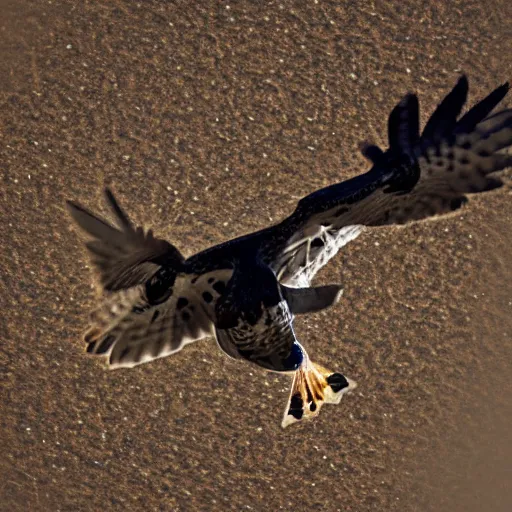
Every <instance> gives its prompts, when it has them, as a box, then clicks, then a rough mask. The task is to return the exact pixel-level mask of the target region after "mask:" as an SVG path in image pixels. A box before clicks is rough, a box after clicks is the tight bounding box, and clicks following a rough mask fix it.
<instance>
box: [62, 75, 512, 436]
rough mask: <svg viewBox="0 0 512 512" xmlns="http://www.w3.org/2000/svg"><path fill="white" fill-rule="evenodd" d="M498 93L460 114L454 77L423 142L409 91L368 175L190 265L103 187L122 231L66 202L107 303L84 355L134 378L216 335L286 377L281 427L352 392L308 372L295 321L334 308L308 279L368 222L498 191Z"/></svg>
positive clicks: (419, 214)
mask: <svg viewBox="0 0 512 512" xmlns="http://www.w3.org/2000/svg"><path fill="white" fill-rule="evenodd" d="M507 91H508V84H504V85H502V86H500V87H498V88H497V89H495V90H494V91H493V92H491V93H490V94H489V95H488V96H487V97H485V98H484V99H482V100H481V101H480V102H479V103H477V104H476V105H475V106H473V107H472V108H471V109H469V110H468V111H467V112H466V113H465V114H464V115H462V116H461V111H462V109H463V106H464V104H465V102H466V97H467V92H468V81H467V79H466V77H465V76H462V77H461V78H460V79H459V80H458V82H457V84H456V85H455V87H454V88H453V90H452V91H451V92H450V93H449V94H448V95H447V96H446V97H445V98H444V99H443V100H442V102H441V103H440V104H439V106H438V107H437V109H436V110H435V111H434V113H433V114H432V115H431V117H430V119H429V120H428V122H427V123H426V126H425V127H424V128H423V131H422V132H420V129H419V104H418V98H417V96H416V95H415V94H407V95H406V96H405V97H404V98H403V99H402V100H401V101H400V102H399V103H398V104H397V105H396V106H395V108H394V109H393V110H392V112H391V114H390V116H389V121H388V139H389V147H388V148H387V149H386V150H385V151H384V150H382V149H381V148H379V147H378V146H376V145H366V146H364V147H363V149H362V152H363V155H364V156H365V157H367V158H368V160H370V162H371V164H372V166H371V168H370V170H369V171H368V172H366V173H364V174H361V175H359V176H356V177H355V178H352V179H349V180H346V181H342V182H340V183H337V184H334V185H331V186H328V187H326V188H323V189H321V190H317V191H316V192H313V193H312V194H310V195H308V196H306V197H304V198H303V199H301V200H300V201H299V202H298V205H297V207H296V209H295V211H294V212H293V213H292V214H291V215H290V216H289V217H288V218H286V219H284V220H283V221H281V222H279V223H278V224H275V225H273V226H271V227H267V228H265V229H262V230H261V231H257V232H255V233H251V234H248V235H245V236H241V237H239V238H235V239H233V240H230V241H228V242H225V243H222V244H220V245H216V246H215V247H211V248H209V249H206V250H204V251H202V252H200V253H198V254H195V255H193V256H190V257H188V258H185V257H184V256H183V255H182V254H181V253H180V251H179V250H178V249H177V248H176V247H175V246H174V245H172V244H171V243H169V242H167V241H165V240H161V239H159V238H156V237H155V236H154V235H153V232H152V231H151V230H149V231H147V232H145V231H144V230H143V228H142V227H134V225H133V224H132V222H131V221H130V220H129V218H128V216H127V215H126V214H125V212H124V211H123V210H122V209H121V207H120V206H119V204H118V202H117V201H116V199H115V198H114V195H113V194H112V192H111V191H110V190H108V189H107V190H106V197H107V200H108V204H109V206H110V208H111V210H112V213H113V217H114V218H115V221H116V224H117V226H114V225H112V224H110V223H108V222H106V221H105V220H102V219H100V218H99V217H97V216H96V215H94V214H93V213H91V212H89V211H88V210H86V209H85V208H83V207H82V206H79V205H78V204H76V203H74V202H68V207H69V212H70V214H71V216H72V217H73V219H74V220H75V221H76V223H77V224H78V225H79V226H80V228H82V229H83V230H84V231H85V232H86V233H87V234H88V235H89V236H90V237H91V238H92V239H91V240H90V241H88V242H87V249H88V251H89V253H90V255H91V257H92V263H93V265H94V266H95V268H96V269H97V271H98V273H99V278H100V283H101V286H102V288H103V290H104V298H103V302H102V303H101V304H100V306H99V307H98V308H97V309H96V310H95V311H94V312H93V313H92V315H91V327H90V328H89V330H88V331H87V332H86V334H85V336H84V337H85V341H86V342H87V352H88V353H90V354H93V355H96V356H104V357H105V358H107V361H108V364H109V365H110V367H111V368H122V367H124V368H131V367H133V366H135V365H138V364H141V363H147V362H149V361H152V360H154V359H157V358H160V357H165V356H168V355H170V354H174V353H175V352H178V351H179V350H181V349H182V348H183V347H184V346H185V345H186V344H188V343H191V342H193V341H195V340H199V339H201V338H204V337H207V336H214V337H215V338H216V340H217V343H218V345H219V346H220V348H221V349H222V350H223V351H224V352H225V353H226V354H228V355H229V356H231V357H233V358H236V359H245V360H246V361H249V362H250V363H253V364H256V365H258V366H260V367H262V368H265V369H266V370H270V371H274V372H288V373H290V374H292V375H293V382H292V389H291V393H290V396H289V399H288V403H287V405H286V410H285V414H284V418H283V422H282V425H283V426H287V425H289V424H292V423H295V422H297V421H300V420H302V419H310V418H313V417H315V416H317V415H318V413H319V411H320V408H321V407H322V405H323V404H324V403H338V402H339V401H340V399H341V397H342V395H343V394H345V393H346V392H347V391H350V390H351V389H353V388H354V387H355V383H354V382H352V381H351V380H349V379H348V378H346V377H345V376H344V375H343V374H342V373H337V372H334V373H333V372H331V371H329V370H327V369H325V368H323V367H321V366H319V365H317V364H315V363H313V362H312V361H311V360H310V359H309V357H308V355H307V352H306V350H305V349H304V347H303V346H302V345H301V344H300V343H299V341H298V340H297V338H296V336H295V333H294V329H293V320H294V316H295V315H300V314H304V313H311V312H314V311H319V310H322V309H324V308H327V307H329V306H331V305H333V304H335V303H336V302H337V301H338V299H339V297H340V295H341V291H342V290H341V287H340V286H339V285H337V284H332V285H328V286H318V287H312V286H311V281H312V279H313V278H314V277H315V274H316V273H317V272H318V270H319V269H320V268H322V267H323V266H324V265H325V264H326V263H327V262H328V261H329V260H330V259H331V258H332V257H333V256H335V255H336V253H337V252H338V250H339V249H340V248H341V247H343V246H344V245H345V244H346V243H348V242H349V241H350V240H353V239H354V238H355V237H357V236H358V235H359V234H360V233H361V231H362V230H363V229H364V227H366V226H384V225H393V224H406V223H410V222H414V221H420V220H422V219H425V218H427V217H431V216H437V215H443V214H448V213H450V212H453V211H454V210H457V209H459V208H460V207H461V206H463V204H464V203H465V202H466V201H467V197H466V195H467V194H478V193H480V192H486V191H489V190H493V189H496V188H498V187H500V186H501V185H502V184H503V182H502V180H501V179H500V176H499V171H502V170H504V169H505V168H507V167H510V166H512V155H511V154H510V153H508V152H507V150H508V148H509V147H510V146H511V145H512V109H508V110H501V111H499V112H497V113H494V114H493V113H492V111H493V110H494V108H495V107H496V106H497V105H498V103H500V101H501V100H502V99H503V98H504V96H505V95H506V93H507Z"/></svg>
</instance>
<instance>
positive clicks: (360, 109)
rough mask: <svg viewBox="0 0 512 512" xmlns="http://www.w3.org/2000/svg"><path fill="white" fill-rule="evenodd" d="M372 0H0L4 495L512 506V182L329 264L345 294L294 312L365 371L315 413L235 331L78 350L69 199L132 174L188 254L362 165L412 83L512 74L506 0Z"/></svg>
mask: <svg viewBox="0 0 512 512" xmlns="http://www.w3.org/2000/svg"><path fill="white" fill-rule="evenodd" d="M357 3H358V4H360V5H359V6H355V4H356V2H338V1H324V0H319V1H318V2H317V1H313V0H312V1H308V2H287V1H285V0H283V1H282V2H265V3H264V4H265V7H263V3H256V2H248V1H246V2H242V1H236V0H233V1H232V2H222V3H221V2H213V1H211V2H192V1H186V2H181V1H177V2H167V1H164V0H160V1H156V0H155V1H140V2H139V3H137V2H135V1H130V2H121V1H120V0H116V1H107V0H94V1H92V0H90V1H85V0H84V1H81V2H78V1H76V2H60V1H52V2H49V1H46V0H45V1H44V2H43V1H39V0H38V1H35V0H34V1H32V2H29V1H26V0H25V1H24V2H21V1H15V0H12V1H11V2H8V3H6V2H3V6H2V11H1V12H2V14H1V18H0V20H1V22H0V30H1V31H0V52H1V54H0V102H1V107H0V112H1V113H0V134H1V144H0V153H1V155H0V169H1V171H2V173H1V176H2V182H1V183H2V185H1V195H0V210H1V212H2V214H1V215H2V222H1V223H0V237H1V240H2V245H1V260H0V261H1V269H2V272H1V286H2V289H1V295H0V297H1V298H0V300H1V309H2V316H1V324H0V327H1V331H0V336H1V344H0V400H1V401H0V407H1V414H0V454H1V455H0V472H1V479H0V509H1V510H5V511H57V510H60V511H97V510H143V511H148V510H169V511H195V510H198V511H207V510H212V511H217V510H218V511H228V510H237V511H238V510H239V511H242V510H255V511H263V510H270V511H274V510H275V511H277V510H286V511H292V510H293V511H302V510H321V511H338V510H340V511H341V510H342V511H344V512H345V511H355V512H359V511H366V510H378V511H393V510H397V511H430V510H436V511H450V512H457V511H469V512H470V511H492V512H497V511H506V510H507V511H508V510H512V486H511V485H510V482H511V481H512V462H511V460H512V433H511V429H510V428H509V425H510V422H511V421H512V403H511V400H510V397H511V396H512V379H511V378H510V377H511V372H510V370H511V365H510V362H511V359H512V342H511V335H512V320H511V310H512V294H511V282H512V281H511V280H512V266H511V265H510V254H511V244H512V227H511V226H512V205H511V197H510V189H502V190H500V191H498V192H496V193H493V194H489V195H486V196H485V197H480V198H477V199H475V200H473V201H471V203H470V204H469V205H468V207H467V208H466V209H464V210H463V212H462V213H460V214H458V215H457V216H456V217H454V218H450V219H442V220H440V221H437V222H428V223H423V224H418V225H414V226H411V227H408V228H406V229H386V230H373V231H369V232H367V233H366V234H364V235H363V236H361V237H360V238H359V239H358V240H356V241H355V242H353V243H351V244H350V246H348V247H347V248H346V250H345V251H344V252H343V254H342V255H340V256H339V257H338V258H337V259H336V261H335V262H334V263H333V264H331V265H330V266H329V267H328V268H327V269H325V270H324V271H323V272H322V274H321V275H320V276H319V279H318V282H343V283H344V285H345V295H344V298H343V300H342V301H341V303H340V304H339V305H338V306H337V307H336V308H334V309H332V310H329V311H327V312H324V313H319V314H316V315H313V316H309V317H307V318H300V319H299V320H298V321H297V323H296V326H297V331H298V334H299V336H300V339H301V340H302V341H303V342H304V343H305V344H306V346H307V347H308V349H309V351H310V354H312V356H313V358H314V359H315V360H317V361H318V362H320V363H322V364H324V365H326V366H328V367H331V368H333V369H338V370H342V371H343V372H344V373H345V374H346V375H348V376H350V377H351V378H353V379H354V380H356V381H357V382H358V383H359V388H358V389H357V391H356V392H355V393H354V394H352V395H351V396H349V397H346V398H345V399H344V400H343V401H342V403H341V404H340V405H339V406H337V407H325V408H324V410H323V411H322V414H321V415H320V417H319V418H318V419H317V421H316V422H314V423H310V424H304V425H300V426H297V427H296V428H289V429H286V430H282V429H281V427H280V420H281V415H282V412H283V407H284V404H285V400H286V396H287V393H288V386H289V378H288V377H286V376H278V375H272V374H268V373H265V372H263V371H259V370H258V369H255V368H250V367H249V366H248V365H245V364H243V363H236V362H234V361H231V360H228V359H227V358H226V357H225V356H224V355H223V354H221V353H220V351H219V350H218V349H217V348H216V346H215V344H214V342H213V341H202V342H198V343H197V344H194V345H192V346H190V347H187V349H186V350H184V351H183V352H181V353H180V354H179V355H176V356H174V357H172V358H168V359H165V360H160V361H158V362H155V363H153V364H151V365H146V366H143V367H139V368H137V369H134V370H130V371H117V372H108V371H106V370H105V368H104V366H103V365H102V364H101V363H100V362H97V361H95V360H92V359H90V358H87V357H86V356H85V355H84V352H83V348H84V347H83V346H82V343H81V340H80V334H81V331H82V329H83V328H84V327H85V325H86V314H87V311H88V310H89V309H90V308H91V307H92V306H93V304H94V293H93V289H92V287H91V272H90V269H89V266H88V262H87V259H86V257H85V254H84V252H83V250H82V247H81V241H80V239H79V237H78V235H77V233H76V231H75V230H74V229H73V228H72V227H71V226H70V223H69V222H68V218H67V216H66V214H65V209H64V200H65V199H67V198H72V199H75V200H78V201H80V202H82V203H85V204H87V205H88V206H90V207H92V208H95V209H102V208H104V205H103V203H102V200H101V199H102V198H101V190H102V187H103V186H104V185H105V184H108V185H111V186H112V187H113V188H114V189H115V190H116V192H117V193H118V195H119V197H120V199H121V200H122V202H123V204H124V205H125V206H126V209H127V210H128V211H129V212H131V214H132V215H133V218H134V219H136V220H137V221H139V222H142V223H143V224H144V225H146V226H153V227H155V228H156V232H157V234H159V235H160V236H163V237H167V238H168V239H170V240H172V241H173V242H174V243H175V244H176V245H177V246H178V247H179V248H180V249H181V250H182V251H183V252H184V253H185V254H187V255H190V254H192V253H193V252H195V251H198V250H200V249H202V248H205V247H207V246H209V245H210V244H213V243H217V242H220V241H223V240H225V239H227V238H231V237H233V236H235V235H239V234H242V233H245V232H248V231H250V230H253V229H256V228H260V227H263V226H265V225H267V224H268V223H270V222H272V221H277V220H278V219H280V218H282V217H283V216H284V215H286V214H288V213H290V212H291V211H292V210H293V208H294V204H295V202H296V201H297V199H298V198H300V197H301V196H302V195H304V194H306V193H308V192H310V191H312V190H314V189H315V188H318V187H321V186H324V185H327V184H330V183H333V182H336V181H339V180H340V179H343V178H346V177H350V176H352V175H354V174H357V173H359V172H361V171H363V170H365V169H366V168H367V167H368V166H367V164H366V163H365V162H364V161H363V159H362V157H360V156H359V155H358V152H357V145H358V143H359V142H360V141H361V140H363V139H371V140H375V141H377V142H381V143H382V142H384V136H385V124H386V116H387V113H388V112H389V110H390V108H391V107H392V105H393V104H394V103H395V102H396V101H397V100H398V99H399V98H400V96H401V95H402V94H404V93H405V92H406V91H408V90H415V91H418V92H419V93H420V94H421V102H422V105H423V107H424V108H425V109H426V111H427V112H430V111H431V110H432V108H433V107H434V105H435V104H436V102H437V101H438V100H439V99H440V97H441V96H442V95H443V94H444V93H445V92H446V91H447V90H448V89H449V88H450V87H451V86H452V84H453V83H454V82H455V80H456V79H457V77H458V76H459V74H460V73H461V71H464V72H466V73H468V75H469V77H470V83H471V86H472V93H471V97H472V98H473V99H476V98H478V97H481V96H482V95H483V94H484V93H485V92H486V91H488V90H489V89H490V88H492V87H494V86H496V85H497V84H499V83H501V82H503V81H505V80H506V79H510V78H512V52H511V48H512V32H511V31H510V23H509V20H510V19H511V17H512V4H511V3H509V2H507V1H506V0H503V1H498V0H495V1H493V2H479V1H476V0H464V1H454V2H450V7H449V8H448V7H447V5H448V3H442V2H436V1H433V0H431V1H428V2H414V1H413V0H407V1H404V2H400V3H398V2H393V3H392V2H381V1H378V2H357ZM347 4H354V5H347ZM507 104H508V105H511V104H512V102H511V100H508V103H507Z"/></svg>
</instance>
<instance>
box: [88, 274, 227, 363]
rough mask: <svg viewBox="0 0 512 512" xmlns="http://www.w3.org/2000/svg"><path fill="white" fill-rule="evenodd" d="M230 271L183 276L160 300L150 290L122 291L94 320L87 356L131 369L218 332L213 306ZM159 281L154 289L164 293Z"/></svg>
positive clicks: (142, 286) (148, 288) (96, 311)
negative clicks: (103, 359) (153, 298)
mask: <svg viewBox="0 0 512 512" xmlns="http://www.w3.org/2000/svg"><path fill="white" fill-rule="evenodd" d="M231 273H232V271H230V270H217V271H212V272H209V273H205V274H202V275H200V276H195V275H192V274H184V273H180V274H178V275H177V276H176V278H175V279H174V281H173V283H172V285H171V286H165V287H162V289H164V288H165V290H166V291H165V292H164V295H163V296H162V297H161V298H159V299H158V300H156V301H155V300H151V299H149V297H148V296H149V295H150V294H151V292H150V290H151V285H149V286H148V285H138V286H134V287H131V288H127V289H123V290H119V291H117V292H115V293H113V294H112V295H110V296H109V297H107V298H106V300H105V301H104V302H103V303H102V304H101V305H100V306H99V307H98V308H97V309H96V310H95V311H93V313H92V314H91V319H90V323H91V326H90V328H89V330H88V331H87V332H86V334H85V336H84V339H85V341H86V342H87V352H88V353H90V354H92V355H98V356H104V357H106V358H107V359H108V364H109V366H110V368H123V367H124V368H131V367H133V366H136V365H138V364H142V363H147V362H149V361H153V360H154V359H159V358H161V357H166V356H168V355H171V354H174V353H175V352H178V351H180V350H181V349H182V348H183V347H184V346H185V345H187V344H189V343H192V342H193V341H196V340H199V339H202V338H205V337H207V336H211V335H212V334H213V331H214V327H213V325H214V315H215V304H216V302H217V300H218V299H219V297H220V296H221V293H220V286H219V284H218V283H220V282H222V283H224V286H225V283H226V282H227V281H228V280H229V278H230V277H231ZM158 279H159V276H158V275H157V276H155V278H153V279H152V280H150V283H152V284H153V285H154V286H157V287H160V285H161V283H159V282H158Z"/></svg>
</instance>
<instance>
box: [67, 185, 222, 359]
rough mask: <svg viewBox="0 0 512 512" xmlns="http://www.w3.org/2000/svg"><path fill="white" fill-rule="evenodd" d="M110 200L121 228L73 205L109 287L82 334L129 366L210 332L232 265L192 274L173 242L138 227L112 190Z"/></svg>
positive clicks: (92, 346)
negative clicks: (87, 328)
mask: <svg viewBox="0 0 512 512" xmlns="http://www.w3.org/2000/svg"><path fill="white" fill-rule="evenodd" d="M106 197H107V201H108V203H109V206H110V207H111V209H112V212H113V213H114V216H115V219H116V221H117V224H119V226H120V227H119V228H117V227H114V226H112V225H111V224H109V223H108V222H106V221H105V220H103V219H101V218H99V217H97V216H96V215H94V214H93V213H91V212H89V211H88V210H86V209H85V208H83V207H82V206H80V205H78V204H75V203H71V202H69V203H68V208H69V211H70V214H71V216H72V217H73V219H74V220H75V221H76V222H77V224H78V225H79V226H80V227H81V228H82V229H83V230H84V231H85V232H86V233H87V234H89V235H90V236H91V237H92V238H93V240H92V241H89V242H88V243H87V244H86V247H87V249H88V250H89V252H90V253H91V256H92V263H93V265H94V266H95V267H96V269H97V270H98V271H99V274H100V280H101V283H102V285H103V288H104V291H105V297H104V299H103V301H102V302H101V304H100V305H99V306H98V307H97V308H96V310H95V311H93V313H92V314H91V318H90V327H89V330H88V331H87V333H86V334H85V336H84V339H85V341H86V342H87V352H88V353H90V354H92V355H98V356H104V357H106V358H108V363H109V365H110V367H111V368H120V367H128V368H129V367H132V366H135V365H137V364H141V363H145V362H148V361H152V360H153V359H157V358H160V357H165V356H168V355H170V354H173V353H175V352H178V351H179V350H181V349H182V348H183V347H184V346H185V345H187V344H188V343H191V342H193V341H195V340H199V339H201V338H204V337H206V336H210V335H212V334H213V322H214V315H215V305H216V302H217V300H218V298H219V297H220V296H221V295H222V292H223V290H224V288H225V287H226V283H227V281H228V280H229V279H230V277H231V273H232V270H229V269H220V270H214V271H211V272H205V273H201V274H194V273H189V272H187V271H186V269H185V266H184V265H183V257H182V256H181V254H180V253H179V252H178V250H177V249H176V248H175V247H174V246H173V245H171V244H170V243H169V242H166V241H165V240H160V239H158V238H155V237H154V236H153V234H152V232H151V230H149V231H148V232H147V233H144V230H143V229H142V228H141V227H137V228H134V227H133V225H132V223H131V222H130V220H129V218H128V216H127V215H126V214H125V213H124V212H123V210H122V209H121V207H120V206H119V204H118V203H117V201H116V200H115V198H114V196H113V194H112V192H111V191H109V190H106Z"/></svg>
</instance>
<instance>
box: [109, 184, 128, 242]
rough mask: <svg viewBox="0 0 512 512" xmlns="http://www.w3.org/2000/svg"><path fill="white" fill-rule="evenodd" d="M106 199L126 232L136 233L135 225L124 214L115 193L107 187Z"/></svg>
mask: <svg viewBox="0 0 512 512" xmlns="http://www.w3.org/2000/svg"><path fill="white" fill-rule="evenodd" d="M104 193H105V197H106V198H107V202H108V205H109V206H110V208H111V210H112V211H113V213H114V215H115V216H116V219H117V220H118V221H119V223H120V225H121V226H122V227H123V229H124V230H125V231H129V232H130V231H134V229H133V224H132V223H131V221H130V219H129V217H128V215H126V213H125V212H124V210H123V209H122V208H121V206H119V203H118V202H117V199H116V198H115V196H114V193H113V192H112V190H111V189H110V188H109V187H105V190H104Z"/></svg>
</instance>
